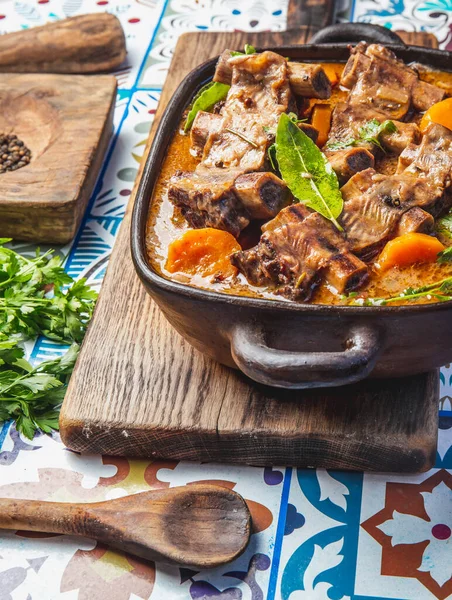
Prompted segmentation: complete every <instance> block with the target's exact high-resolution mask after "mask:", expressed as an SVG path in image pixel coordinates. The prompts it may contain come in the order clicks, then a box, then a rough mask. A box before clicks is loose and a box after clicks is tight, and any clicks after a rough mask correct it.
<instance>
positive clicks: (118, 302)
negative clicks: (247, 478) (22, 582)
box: [60, 32, 439, 472]
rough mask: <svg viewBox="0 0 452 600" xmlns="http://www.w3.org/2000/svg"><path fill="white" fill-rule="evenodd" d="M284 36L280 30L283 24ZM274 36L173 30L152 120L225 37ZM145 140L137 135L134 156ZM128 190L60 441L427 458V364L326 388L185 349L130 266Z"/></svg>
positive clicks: (343, 458)
mask: <svg viewBox="0 0 452 600" xmlns="http://www.w3.org/2000/svg"><path fill="white" fill-rule="evenodd" d="M284 35H285V34H284ZM288 35H289V40H290V39H292V38H291V36H292V32H290V33H289V34H288ZM281 37H282V34H271V33H263V34H253V35H250V34H242V33H228V34H226V33H222V34H204V33H200V34H198V33H188V34H184V35H183V36H181V38H180V40H179V43H178V45H177V48H176V51H175V55H174V59H173V62H172V66H171V68H170V71H169V74H168V78H167V81H166V84H165V88H164V90H163V93H162V97H161V100H160V105H159V109H158V111H157V115H156V121H157V122H158V120H159V118H160V117H161V114H162V112H163V108H164V107H165V106H166V104H167V102H168V100H169V98H170V96H171V94H172V93H173V91H174V89H175V87H176V86H177V84H178V83H179V82H180V80H181V79H182V77H183V76H184V75H185V74H186V73H187V72H188V71H189V70H190V69H191V68H193V67H194V66H195V65H197V64H199V63H200V62H202V61H203V60H206V59H208V58H209V57H211V56H214V55H215V54H218V53H219V52H220V51H221V50H222V49H223V48H225V47H231V48H232V47H238V48H239V47H240V46H242V45H243V43H244V42H245V41H248V42H250V43H253V44H255V45H256V46H261V47H263V46H266V45H268V46H271V45H274V44H275V43H278V41H279V40H281ZM284 41H286V42H287V41H288V40H287V39H286V38H285V37H284ZM289 43H290V42H289ZM153 131H155V124H154V128H153ZM151 140H152V133H151V138H150V141H149V144H150V143H151ZM148 150H149V145H148V148H147V151H146V153H145V156H147V152H148ZM143 164H144V160H143V162H142V165H143ZM141 171H142V167H141V169H140V172H139V175H138V178H137V181H139V179H140V177H141ZM135 189H136V188H135ZM134 195H135V194H134V193H133V194H132V197H131V201H130V203H129V206H128V208H127V212H126V216H125V219H124V222H123V224H122V226H121V230H120V232H119V235H118V238H117V241H116V244H115V247H114V250H113V254H112V257H111V259H110V262H109V265H108V270H107V274H106V277H105V279H104V283H103V286H102V290H101V294H100V299H99V302H98V305H97V307H96V311H95V315H94V319H93V321H92V323H91V325H90V327H89V330H88V333H87V337H86V339H85V342H84V345H83V348H82V351H81V355H80V358H79V360H78V362H77V365H76V368H75V371H74V374H73V375H72V378H71V382H70V385H69V389H68V392H67V395H66V398H65V402H64V405H63V409H62V413H61V418H60V426H61V435H62V439H63V441H64V443H65V444H66V445H67V446H69V447H70V448H73V449H75V450H79V451H85V452H86V451H89V452H102V453H108V454H125V455H129V456H146V457H159V458H172V459H187V460H201V461H209V460H214V461H223V462H224V461H230V462H237V463H246V464H255V465H271V464H273V465H274V464H288V465H296V466H302V467H306V466H320V467H326V468H344V469H366V470H377V471H405V472H413V471H423V470H426V469H428V468H430V467H431V465H432V464H433V461H434V457H435V452H436V435H437V424H438V385H439V381H438V374H437V373H436V372H433V373H429V374H427V375H420V376H417V377H414V378H411V379H409V380H405V379H400V380H392V381H389V382H385V381H379V382H375V381H374V382H372V383H365V384H358V385H356V386H352V387H344V388H340V389H337V390H328V391H325V390H323V391H321V390H320V391H314V392H284V391H281V390H276V389H273V388H268V387H264V386H259V385H257V384H254V383H252V382H251V381H250V380H248V379H247V378H246V377H245V376H243V375H242V374H240V373H239V372H238V371H235V370H232V369H228V368H227V367H223V366H221V365H220V364H218V363H215V362H213V361H212V360H210V359H208V358H206V357H204V356H203V355H201V354H200V353H199V352H197V351H196V350H194V349H193V347H191V346H190V345H189V344H188V343H187V342H186V341H185V340H184V339H183V338H182V337H180V336H179V335H178V334H177V333H176V332H175V330H174V329H172V328H171V327H170V325H169V324H168V323H167V321H166V320H165V318H164V317H163V315H162V313H161V312H160V310H159V309H158V307H157V306H156V305H155V303H154V302H153V301H152V300H151V299H150V298H149V296H147V295H146V293H145V291H144V288H143V287H142V286H141V284H140V282H139V280H138V278H137V276H136V275H135V272H134V269H133V265H132V262H131V257H130V250H129V228H130V216H131V209H132V204H133V198H134Z"/></svg>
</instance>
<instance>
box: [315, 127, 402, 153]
mask: <svg viewBox="0 0 452 600" xmlns="http://www.w3.org/2000/svg"><path fill="white" fill-rule="evenodd" d="M396 131H397V127H396V126H395V124H394V122H393V121H383V123H380V121H378V119H372V120H371V121H368V122H367V123H366V124H365V125H363V126H362V127H360V128H359V131H358V137H357V138H356V139H354V138H349V139H348V140H344V141H339V142H330V143H328V144H327V148H329V149H330V150H341V149H343V148H352V147H354V146H359V145H361V144H362V143H366V142H367V143H369V144H374V146H377V147H378V148H380V150H383V152H385V149H384V148H383V146H382V145H381V141H380V136H381V135H382V134H385V133H395V132H396Z"/></svg>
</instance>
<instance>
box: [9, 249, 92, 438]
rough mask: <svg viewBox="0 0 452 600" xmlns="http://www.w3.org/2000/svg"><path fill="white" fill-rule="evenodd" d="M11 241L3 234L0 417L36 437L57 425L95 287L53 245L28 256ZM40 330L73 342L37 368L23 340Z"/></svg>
mask: <svg viewBox="0 0 452 600" xmlns="http://www.w3.org/2000/svg"><path fill="white" fill-rule="evenodd" d="M9 241H11V240H10V239H9V238H2V239H0V421H1V420H6V419H9V418H13V419H15V421H16V426H17V428H18V430H19V431H21V432H22V433H23V434H24V435H26V436H27V437H33V434H34V432H35V431H36V429H38V428H39V429H42V430H43V431H45V432H49V431H50V430H52V429H57V428H58V410H57V409H58V406H59V405H60V404H61V402H62V400H63V397H64V392H65V384H66V380H67V376H68V375H69V374H70V372H71V371H72V368H73V365H74V363H75V358H76V356H77V353H78V348H79V343H80V342H81V341H82V340H83V337H84V335H85V331H86V328H87V325H88V322H89V320H90V318H91V316H92V313H93V310H94V305H95V301H96V299H97V292H96V291H94V290H93V289H91V288H90V287H89V286H88V285H86V281H85V280H84V279H80V280H79V281H74V280H73V279H72V277H70V276H69V275H68V274H67V273H66V272H65V271H64V269H63V266H62V259H61V258H60V257H59V256H54V255H53V251H52V250H49V251H48V252H45V253H44V254H40V252H39V250H38V251H37V252H36V255H35V256H34V257H33V258H27V257H25V256H22V255H20V254H18V253H17V252H15V251H14V250H12V249H11V248H7V247H5V246H4V244H5V243H6V242H9ZM37 335H44V336H46V337H48V338H50V339H53V340H56V341H58V342H61V343H64V344H71V347H70V349H69V350H68V352H67V353H66V354H65V355H64V356H63V357H62V358H59V359H56V360H53V361H47V362H45V363H41V364H40V365H38V366H37V367H36V368H33V367H32V365H30V363H29V362H27V361H26V360H25V358H24V350H23V348H22V347H21V343H22V342H23V341H25V340H26V339H29V338H34V337H36V336H37Z"/></svg>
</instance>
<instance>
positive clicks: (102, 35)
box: [0, 13, 126, 73]
mask: <svg viewBox="0 0 452 600" xmlns="http://www.w3.org/2000/svg"><path fill="white" fill-rule="evenodd" d="M125 58H126V44H125V38H124V32H123V30H122V26H121V23H120V22H119V19H118V18H117V17H115V16H114V15H112V14H109V13H96V14H90V15H80V16H77V17H71V18H69V19H63V20H61V21H56V22H54V23H48V24H47V25H42V26H41V27H33V28H31V29H25V30H22V31H17V32H14V33H7V34H4V35H1V36H0V72H3V73H5V72H12V73H99V72H101V71H112V70H114V69H117V68H118V67H119V65H121V63H122V62H124V60H125Z"/></svg>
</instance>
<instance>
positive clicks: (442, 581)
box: [361, 470, 452, 600]
mask: <svg viewBox="0 0 452 600" xmlns="http://www.w3.org/2000/svg"><path fill="white" fill-rule="evenodd" d="M361 527H363V529H365V531H367V533H369V535H371V536H372V537H373V538H374V539H375V540H377V542H379V544H381V546H382V560H381V574H382V575H390V576H395V577H413V578H415V579H418V580H419V581H420V582H421V583H422V584H423V585H424V586H425V587H426V588H427V589H428V590H429V591H430V592H431V593H432V594H433V595H434V596H435V597H436V598H438V599H439V600H445V599H446V598H448V597H449V596H450V595H451V594H452V561H451V560H450V550H451V543H452V475H451V474H450V473H448V472H447V471H444V470H441V471H438V472H437V473H435V474H434V475H433V476H432V477H429V478H428V479H426V480H424V481H423V482H422V483H419V484H413V483H401V482H396V483H394V482H391V483H388V484H387V486H386V498H385V507H384V508H383V509H382V510H381V511H380V512H378V513H377V514H375V515H374V516H373V517H371V518H370V519H368V520H367V521H365V522H364V523H362V524H361Z"/></svg>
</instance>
